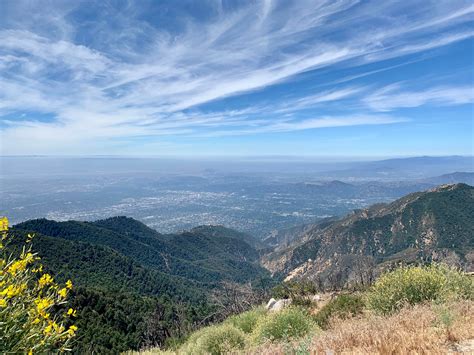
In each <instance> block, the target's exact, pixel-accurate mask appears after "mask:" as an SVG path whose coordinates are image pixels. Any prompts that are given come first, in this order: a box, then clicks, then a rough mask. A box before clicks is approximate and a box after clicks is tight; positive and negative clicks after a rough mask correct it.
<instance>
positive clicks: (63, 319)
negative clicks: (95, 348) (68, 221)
mask: <svg viewBox="0 0 474 355" xmlns="http://www.w3.org/2000/svg"><path fill="white" fill-rule="evenodd" d="M7 231H8V220H7V219H6V218H5V217H4V218H0V237H1V240H0V353H2V354H3V353H33V352H42V353H46V352H51V351H57V350H59V351H64V350H68V347H69V345H70V341H71V339H72V338H73V337H74V336H75V333H76V330H77V327H76V326H74V325H70V326H69V327H66V323H68V322H69V318H70V317H73V316H75V314H76V311H75V310H73V309H72V308H69V309H68V308H67V307H66V308H65V305H66V299H67V295H68V293H69V291H70V289H71V288H72V283H71V281H68V282H67V283H66V285H63V286H60V285H58V284H57V283H55V282H54V280H53V278H52V277H51V275H49V274H46V273H43V272H42V266H41V265H40V264H38V262H39V261H38V260H39V259H40V258H39V257H37V256H36V255H35V254H33V253H32V252H31V244H30V242H31V240H32V238H33V237H32V236H31V235H29V236H28V239H27V240H26V244H25V245H23V247H22V248H21V252H17V253H15V251H12V250H10V248H8V244H9V240H10V238H12V237H10V236H9V235H8V234H7Z"/></svg>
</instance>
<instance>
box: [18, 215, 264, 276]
mask: <svg viewBox="0 0 474 355" xmlns="http://www.w3.org/2000/svg"><path fill="white" fill-rule="evenodd" d="M16 228H17V229H22V230H27V231H32V232H37V233H41V234H43V235H48V236H51V237H56V238H61V239H66V240H71V241H75V242H87V243H91V244H94V245H102V246H107V247H110V248H112V249H113V250H115V251H117V252H119V253H121V254H123V255H125V256H128V257H130V258H132V259H134V260H135V261H136V262H138V263H140V264H141V265H143V266H146V267H149V268H152V269H157V270H160V271H162V272H165V273H167V274H170V275H176V276H181V277H185V278H188V279H192V280H196V281H200V282H210V283H214V282H216V281H217V282H219V281H221V280H232V281H238V282H243V281H249V280H252V279H253V278H256V277H257V278H258V277H260V276H263V275H264V274H265V270H264V269H263V268H262V267H260V266H259V265H258V256H259V255H258V252H257V251H256V250H255V249H254V248H253V247H251V246H250V245H249V244H247V243H246V242H245V241H244V240H242V239H239V236H240V234H239V233H238V232H236V231H233V230H230V229H226V228H224V227H213V226H206V227H200V228H196V229H194V230H191V231H187V232H182V233H180V234H167V235H165V234H160V233H158V232H157V231H155V230H153V229H151V228H148V227H147V226H145V225H144V224H142V223H141V222H139V221H137V220H134V219H132V218H127V217H113V218H109V219H106V220H101V221H97V222H79V221H67V222H56V221H50V220H46V219H36V220H30V221H26V222H23V223H20V224H18V225H17V226H16ZM216 231H218V232H216Z"/></svg>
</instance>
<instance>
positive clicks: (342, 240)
mask: <svg viewBox="0 0 474 355" xmlns="http://www.w3.org/2000/svg"><path fill="white" fill-rule="evenodd" d="M472 215H474V187H472V186H469V185H467V184H451V185H441V186H438V187H436V188H432V189H430V190H427V191H424V192H416V193H412V194H409V195H407V196H405V197H402V198H400V199H398V200H396V201H394V202H391V203H388V204H376V205H373V206H371V207H369V208H366V209H360V210H355V211H353V212H352V213H351V214H349V215H347V216H345V217H343V218H340V219H338V220H336V221H334V222H331V223H329V225H327V226H324V227H323V228H318V226H317V224H316V225H315V227H314V228H313V229H311V230H310V231H307V232H306V235H304V236H302V237H301V238H299V239H298V240H296V242H295V243H293V244H292V245H290V246H289V247H288V248H284V249H282V250H276V251H275V252H273V253H270V254H268V255H266V256H264V257H263V258H262V263H263V265H265V266H266V267H267V269H269V270H270V271H271V272H272V273H273V274H283V275H286V277H287V279H293V278H309V279H318V282H322V283H325V284H333V283H338V284H341V285H342V284H347V283H351V282H352V283H354V282H355V281H356V279H357V277H373V275H372V276H371V275H370V273H371V271H372V270H374V268H376V269H377V270H376V271H377V272H379V271H380V270H379V269H382V268H384V267H388V266H389V264H391V263H395V262H398V261H401V262H414V261H416V260H418V261H420V260H433V261H446V262H449V263H451V264H455V265H457V266H462V267H464V268H466V269H468V270H471V269H473V267H474V264H473V261H474V253H473V250H474V238H473V236H474V222H473V221H472ZM355 274H361V275H355ZM362 274H365V275H362ZM322 279H324V280H322Z"/></svg>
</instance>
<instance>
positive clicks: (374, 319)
mask: <svg viewBox="0 0 474 355" xmlns="http://www.w3.org/2000/svg"><path fill="white" fill-rule="evenodd" d="M473 324H474V302H472V301H462V302H456V303H453V304H450V305H444V306H432V305H418V306H415V307H409V308H405V309H402V310H401V311H400V312H398V313H396V314H394V315H392V316H377V315H374V314H370V313H367V314H364V315H363V316H361V317H358V318H353V319H348V320H334V321H333V322H332V323H331V327H330V329H329V330H327V331H325V332H322V333H320V334H319V335H318V336H315V337H314V338H313V340H312V341H311V343H310V345H309V346H308V348H309V350H310V351H311V353H313V354H325V353H335V354H349V353H350V354H354V353H357V354H368V353H370V354H446V353H453V352H454V350H453V349H455V348H454V347H453V345H454V344H455V343H458V342H462V341H465V340H468V339H473V338H474V326H473ZM473 351H474V350H473ZM252 352H255V353H264V354H282V353H284V352H285V347H284V346H283V345H274V346H270V347H269V346H266V347H265V348H257V349H255V351H252Z"/></svg>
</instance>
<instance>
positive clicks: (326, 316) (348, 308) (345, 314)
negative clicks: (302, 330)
mask: <svg viewBox="0 0 474 355" xmlns="http://www.w3.org/2000/svg"><path fill="white" fill-rule="evenodd" d="M364 306H365V304H364V300H363V299H362V297H361V296H359V295H355V294H354V295H349V294H344V295H340V296H338V297H336V298H335V299H333V300H331V301H329V302H328V303H327V304H326V305H325V306H323V308H321V310H320V311H319V312H318V313H317V314H316V316H315V317H314V320H315V322H316V324H318V325H319V326H320V327H321V328H323V329H326V328H327V326H328V324H329V320H330V319H331V318H335V317H337V318H342V319H345V318H350V317H353V316H355V315H357V314H360V313H362V311H363V310H364Z"/></svg>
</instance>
